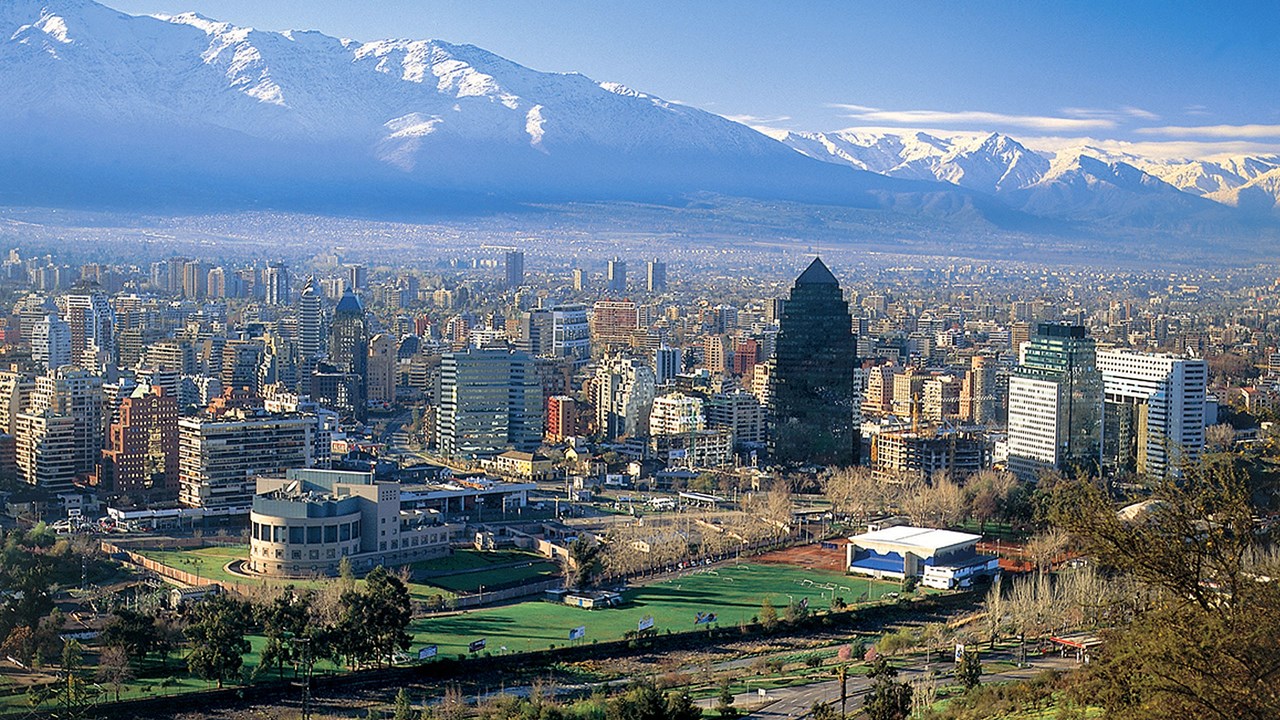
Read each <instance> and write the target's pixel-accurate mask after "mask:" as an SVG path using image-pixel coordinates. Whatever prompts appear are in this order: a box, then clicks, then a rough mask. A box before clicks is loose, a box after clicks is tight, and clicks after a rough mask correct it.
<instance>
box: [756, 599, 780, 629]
mask: <svg viewBox="0 0 1280 720" xmlns="http://www.w3.org/2000/svg"><path fill="white" fill-rule="evenodd" d="M760 627H762V628H764V630H765V632H773V630H774V628H776V627H778V611H777V610H776V609H774V607H773V603H771V602H769V598H765V599H764V600H763V601H761V603H760Z"/></svg>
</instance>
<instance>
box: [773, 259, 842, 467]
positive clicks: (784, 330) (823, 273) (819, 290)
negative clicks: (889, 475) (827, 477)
mask: <svg viewBox="0 0 1280 720" xmlns="http://www.w3.org/2000/svg"><path fill="white" fill-rule="evenodd" d="M857 366H858V358H857V338H856V337H855V336H854V334H853V319H852V316H851V315H850V314H849V305H848V303H846V302H845V300H844V295H843V293H841V291H840V283H839V281H837V280H836V278H835V276H834V275H832V274H831V271H830V270H829V269H827V266H826V265H825V264H823V262H822V260H821V259H820V258H814V260H813V262H812V263H810V265H809V267H808V268H807V269H806V270H805V271H804V272H803V273H801V274H800V277H798V278H796V282H795V285H794V286H793V287H792V288H791V296H790V297H789V298H788V299H787V302H786V305H785V306H784V307H783V313H782V318H781V319H780V322H779V332H778V342H777V356H776V359H775V366H774V367H773V368H772V372H771V376H770V377H771V381H770V382H771V386H772V387H771V388H770V410H771V412H770V420H771V426H772V436H771V438H770V444H769V449H770V453H771V455H772V458H773V461H774V462H775V463H777V464H779V465H786V464H801V463H812V464H818V465H836V466H841V465H854V464H856V463H857V462H858V456H859V450H860V438H859V431H858V427H857V426H856V425H855V423H854V418H855V416H856V414H857V407H856V401H857V396H856V388H855V387H854V370H855V369H856V368H857Z"/></svg>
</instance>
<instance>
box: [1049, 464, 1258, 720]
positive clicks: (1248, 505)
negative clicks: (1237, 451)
mask: <svg viewBox="0 0 1280 720" xmlns="http://www.w3.org/2000/svg"><path fill="white" fill-rule="evenodd" d="M1253 482H1254V481H1253V480H1252V479H1251V478H1250V475H1249V472H1248V466H1247V465H1246V463H1245V461H1244V460H1243V459H1242V458H1240V457H1238V456H1230V455H1209V456H1206V457H1205V458H1204V459H1203V460H1202V461H1201V462H1200V463H1199V464H1196V465H1191V466H1188V467H1186V468H1184V469H1183V477H1182V478H1180V479H1178V480H1173V479H1170V480H1164V481H1161V482H1159V483H1158V485H1157V486H1156V488H1155V489H1154V490H1153V492H1152V495H1151V498H1150V501H1149V502H1148V503H1147V504H1146V505H1145V511H1144V512H1140V513H1137V514H1132V515H1131V514H1126V515H1124V516H1121V515H1119V514H1117V513H1116V511H1115V507H1114V506H1113V504H1112V503H1111V502H1110V500H1109V498H1108V497H1107V496H1106V495H1105V494H1104V493H1103V491H1102V490H1101V489H1100V488H1098V487H1096V486H1094V485H1091V484H1088V483H1084V482H1077V483H1074V484H1071V485H1069V486H1064V487H1063V488H1060V492H1058V493H1056V494H1055V497H1054V502H1053V514H1054V519H1055V520H1056V521H1058V522H1059V523H1061V524H1062V525H1063V526H1064V527H1067V528H1068V529H1069V530H1071V531H1072V532H1074V533H1075V534H1076V535H1077V536H1078V537H1079V538H1080V539H1081V540H1082V542H1083V544H1084V549H1085V551H1086V552H1087V553H1089V554H1090V555H1091V556H1093V557H1094V558H1096V560H1097V562H1098V563H1099V564H1101V565H1102V566H1103V567H1104V568H1106V569H1109V570H1110V572H1111V573H1112V574H1113V575H1118V576H1120V577H1124V576H1130V577H1132V578H1134V579H1136V580H1137V581H1139V582H1140V583H1142V584H1144V585H1145V587H1146V589H1147V592H1146V593H1145V595H1144V596H1143V597H1141V598H1140V600H1141V602H1134V603H1131V604H1130V605H1129V606H1128V607H1129V612H1130V613H1131V614H1132V620H1131V621H1130V622H1128V623H1127V624H1124V625H1122V626H1121V627H1119V628H1117V629H1116V630H1115V631H1113V632H1106V633H1104V634H1103V640H1104V643H1105V645H1104V650H1103V652H1101V653H1100V654H1099V656H1098V657H1097V658H1095V660H1094V661H1093V662H1091V663H1090V664H1089V665H1088V667H1087V674H1088V677H1089V679H1090V682H1089V683H1088V684H1087V685H1086V686H1085V687H1084V688H1083V690H1082V692H1083V693H1087V695H1085V696H1084V697H1087V698H1088V699H1089V700H1090V701H1092V702H1093V703H1095V704H1100V705H1102V706H1103V708H1104V709H1105V710H1106V711H1107V713H1108V716H1115V717H1125V718H1133V719H1134V720H1154V719H1155V718H1170V717H1203V718H1219V719H1221V720H1226V719H1227V718H1232V719H1235V718H1242V719H1248V720H1261V719H1262V718H1276V717H1280V634H1277V633H1276V632H1275V628H1277V627H1280V583H1277V582H1275V581H1274V580H1272V578H1276V577H1280V555H1277V554H1276V553H1275V551H1274V550H1271V549H1269V548H1268V547H1267V546H1266V545H1265V544H1264V543H1265V542H1266V539H1265V537H1264V536H1263V535H1260V534H1259V533H1258V532H1256V531H1255V526H1254V523H1253V516H1254V512H1255V510H1256V508H1254V507H1253V505H1252V494H1253V493H1252V491H1253V489H1254V487H1255V486H1254V485H1253Z"/></svg>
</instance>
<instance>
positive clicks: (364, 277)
mask: <svg viewBox="0 0 1280 720" xmlns="http://www.w3.org/2000/svg"><path fill="white" fill-rule="evenodd" d="M346 287H347V288H349V289H351V290H364V289H365V288H367V287H369V269H368V268H366V267H365V266H364V265H348V266H347V284H346Z"/></svg>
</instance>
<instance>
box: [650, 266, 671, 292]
mask: <svg viewBox="0 0 1280 720" xmlns="http://www.w3.org/2000/svg"><path fill="white" fill-rule="evenodd" d="M646 270H647V272H646V273H645V287H646V288H647V289H648V290H649V292H662V291H663V290H666V289H667V264H666V263H664V262H662V261H661V260H658V259H656V258H655V259H653V260H650V261H649V266H648V268H646Z"/></svg>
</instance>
